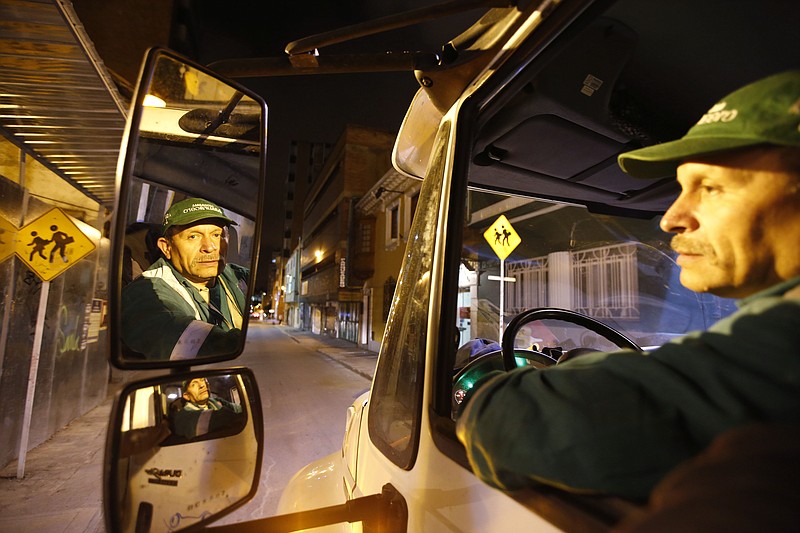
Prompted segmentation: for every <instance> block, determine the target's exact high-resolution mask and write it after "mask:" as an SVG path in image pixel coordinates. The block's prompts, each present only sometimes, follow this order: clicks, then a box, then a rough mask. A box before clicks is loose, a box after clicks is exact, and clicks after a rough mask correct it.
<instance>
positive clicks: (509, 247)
mask: <svg viewBox="0 0 800 533" xmlns="http://www.w3.org/2000/svg"><path fill="white" fill-rule="evenodd" d="M483 238H484V239H486V242H488V243H489V246H491V247H492V250H494V253H495V254H497V257H498V258H499V259H500V277H499V278H498V280H499V281H500V336H499V340H500V341H502V340H503V314H504V306H505V293H506V290H505V282H506V281H511V282H514V281H516V280H515V279H514V278H506V257H508V256H509V255H510V254H511V252H513V251H514V249H515V248H516V247H517V246H519V244H520V243H521V242H522V238H521V237H520V236H519V234H517V232H516V231H514V227H513V226H512V225H511V222H509V221H508V219H507V218H506V216H505V215H500V216H499V217H497V220H495V221H494V224H492V225H491V226H489V229H487V230H486V231H485V232H484V233H483ZM489 279H495V278H494V276H489Z"/></svg>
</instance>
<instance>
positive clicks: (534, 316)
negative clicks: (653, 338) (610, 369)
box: [501, 307, 643, 372]
mask: <svg viewBox="0 0 800 533" xmlns="http://www.w3.org/2000/svg"><path fill="white" fill-rule="evenodd" d="M546 319H556V320H562V321H564V322H570V323H572V324H576V325H578V326H583V327H584V328H586V329H588V330H590V331H593V332H595V333H597V334H598V335H601V336H603V337H605V338H606V339H608V340H609V341H611V342H613V343H614V344H616V345H617V346H619V347H620V348H630V349H632V350H636V351H637V352H641V351H643V350H642V348H641V346H639V345H638V344H636V342H635V341H634V340H633V339H631V338H629V337H627V336H626V335H624V334H622V333H620V332H619V331H617V330H615V329H614V328H612V327H611V326H609V325H607V324H603V323H602V322H600V321H598V320H596V319H594V318H592V317H589V316H586V315H584V314H581V313H578V312H575V311H571V310H569V309H559V308H557V307H539V308H534V309H528V310H526V311H523V312H521V313H519V314H518V315H517V316H515V317H514V318H513V319H512V320H511V322H509V323H508V326H507V327H506V329H505V331H504V332H503V339H502V347H501V351H502V353H503V367H504V368H505V370H506V371H507V372H508V371H511V370H513V369H515V368H516V367H517V364H516V361H515V360H514V338H515V337H516V336H517V333H518V332H519V330H520V328H521V327H522V326H524V325H525V324H528V323H530V322H534V321H536V320H546Z"/></svg>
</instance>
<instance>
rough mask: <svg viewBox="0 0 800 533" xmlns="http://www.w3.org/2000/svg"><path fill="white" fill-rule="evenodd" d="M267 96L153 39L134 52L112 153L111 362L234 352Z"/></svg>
mask: <svg viewBox="0 0 800 533" xmlns="http://www.w3.org/2000/svg"><path fill="white" fill-rule="evenodd" d="M265 146H266V105H265V104H264V101H263V100H262V99H261V98H260V97H259V96H257V95H255V94H254V93H252V92H249V91H248V90H247V89H245V88H243V87H240V86H238V85H236V84H234V83H233V82H230V81H227V80H223V79H221V78H219V77H218V76H216V75H214V74H213V73H210V72H209V71H207V70H205V69H204V68H203V67H200V66H198V65H194V64H192V63H191V62H189V61H187V60H185V59H183V58H181V57H179V56H177V55H175V54H174V53H172V52H170V51H168V50H163V49H153V50H151V51H149V52H148V54H147V56H146V57H145V63H144V66H143V75H142V77H141V82H140V84H139V86H138V87H137V91H136V97H135V101H134V105H133V106H132V110H131V115H130V117H129V120H128V129H127V131H126V141H124V142H123V149H122V153H121V155H120V161H121V164H120V165H119V168H120V171H119V173H120V198H119V203H118V205H119V209H118V212H117V213H116V215H115V217H116V218H115V220H116V222H115V237H114V239H113V243H114V244H113V246H114V254H113V264H112V272H113V275H112V283H111V289H112V306H111V320H112V321H113V322H114V324H113V326H112V328H111V331H112V350H111V358H112V362H113V363H114V364H115V365H116V366H118V367H120V368H164V367H171V366H186V365H194V364H200V363H206V362H215V361H222V360H227V359H232V358H234V357H236V356H237V355H238V354H239V353H241V350H242V347H243V344H244V338H245V333H246V331H247V320H248V317H249V316H250V297H251V293H252V290H253V282H254V280H255V265H256V261H257V255H258V242H259V238H260V236H259V225H258V224H256V222H255V221H256V220H258V219H259V217H260V215H261V213H260V210H261V207H262V205H263V202H262V196H263V183H264V172H265V164H264V163H265V161H264V153H265Z"/></svg>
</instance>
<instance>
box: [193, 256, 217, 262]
mask: <svg viewBox="0 0 800 533" xmlns="http://www.w3.org/2000/svg"><path fill="white" fill-rule="evenodd" d="M219 259H220V258H219V256H218V255H201V256H199V257H198V258H197V260H196V262H197V263H206V262H208V261H219Z"/></svg>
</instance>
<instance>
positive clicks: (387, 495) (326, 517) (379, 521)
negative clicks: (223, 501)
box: [206, 483, 408, 533]
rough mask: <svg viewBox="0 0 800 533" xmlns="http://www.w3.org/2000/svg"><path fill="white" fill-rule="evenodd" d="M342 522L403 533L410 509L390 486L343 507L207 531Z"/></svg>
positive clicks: (265, 530) (267, 530) (263, 532)
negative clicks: (362, 524)
mask: <svg viewBox="0 0 800 533" xmlns="http://www.w3.org/2000/svg"><path fill="white" fill-rule="evenodd" d="M339 522H351V523H352V522H364V526H365V527H364V529H365V530H367V528H369V529H370V530H373V531H380V532H381V533H404V532H405V531H406V530H407V526H408V506H407V505H406V501H405V498H403V496H402V495H401V494H400V493H399V492H398V491H397V489H395V488H394V487H393V486H392V485H391V484H388V483H387V484H386V485H384V486H383V490H382V491H381V493H380V494H373V495H370V496H363V497H361V498H355V499H353V500H349V501H347V502H346V503H343V504H341V505H332V506H330V507H322V508H320V509H312V510H309V511H300V512H297V513H289V514H285V515H279V516H272V517H269V518H262V519H260V520H253V521H250V522H244V523H241V522H240V523H237V524H229V525H225V526H217V527H214V526H209V527H207V528H206V529H207V530H209V531H212V532H214V533H233V532H238V533H242V532H244V533H249V532H250V531H252V532H254V533H255V532H258V533H273V532H274V533H278V532H281V533H282V532H286V531H297V530H300V529H312V528H315V527H320V526H325V525H330V524H337V523H339Z"/></svg>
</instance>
